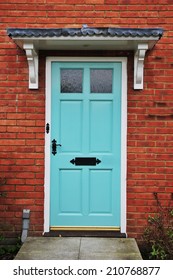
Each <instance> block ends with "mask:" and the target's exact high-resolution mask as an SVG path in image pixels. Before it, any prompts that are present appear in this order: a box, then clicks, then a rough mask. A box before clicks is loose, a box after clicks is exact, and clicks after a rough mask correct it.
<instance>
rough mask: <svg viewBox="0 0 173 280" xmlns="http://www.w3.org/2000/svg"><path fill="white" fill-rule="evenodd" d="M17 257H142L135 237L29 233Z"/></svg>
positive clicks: (122, 258) (40, 258) (58, 258)
mask: <svg viewBox="0 0 173 280" xmlns="http://www.w3.org/2000/svg"><path fill="white" fill-rule="evenodd" d="M15 260H142V257H141V254H140V251H139V249H138V246H137V243H136V241H135V239H133V238H95V237H94V238H92V237H28V238H27V239H26V242H25V243H24V244H23V245H22V247H21V248H20V250H19V252H18V254H17V255H16V257H15Z"/></svg>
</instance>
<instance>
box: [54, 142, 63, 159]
mask: <svg viewBox="0 0 173 280" xmlns="http://www.w3.org/2000/svg"><path fill="white" fill-rule="evenodd" d="M58 146H60V147H61V146H62V145H61V144H57V141H56V140H55V139H53V140H52V154H53V155H54V156H55V155H56V153H57V151H56V147H58Z"/></svg>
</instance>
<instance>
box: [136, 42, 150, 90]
mask: <svg viewBox="0 0 173 280" xmlns="http://www.w3.org/2000/svg"><path fill="white" fill-rule="evenodd" d="M147 50H148V44H138V46H137V50H136V53H135V55H134V89H143V76H144V59H145V54H146V51H147Z"/></svg>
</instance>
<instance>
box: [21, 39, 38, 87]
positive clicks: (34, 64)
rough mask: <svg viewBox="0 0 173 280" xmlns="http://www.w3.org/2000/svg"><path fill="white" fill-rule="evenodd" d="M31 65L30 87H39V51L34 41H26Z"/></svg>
mask: <svg viewBox="0 0 173 280" xmlns="http://www.w3.org/2000/svg"><path fill="white" fill-rule="evenodd" d="M23 48H24V50H25V52H26V57H27V60H28V67H29V88H30V89H38V53H37V51H36V50H35V48H34V44H33V43H24V45H23Z"/></svg>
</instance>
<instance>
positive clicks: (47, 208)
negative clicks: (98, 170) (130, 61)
mask: <svg viewBox="0 0 173 280" xmlns="http://www.w3.org/2000/svg"><path fill="white" fill-rule="evenodd" d="M55 61H56V62H58V61H60V62H73V61H74V62H121V63H122V77H123V78H122V93H121V94H122V97H121V199H120V203H121V208H120V209H121V214H120V216H121V217H120V231H121V233H126V170H127V58H126V57H57V56H56V57H47V58H46V92H45V94H46V97H45V100H46V105H45V106H46V108H45V109H46V110H45V113H46V117H45V127H46V124H47V123H49V125H50V131H51V63H52V62H55ZM50 131H49V133H47V132H45V177H44V233H46V232H49V231H50V153H51V150H50V148H51V139H50V136H51V133H50Z"/></svg>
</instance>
